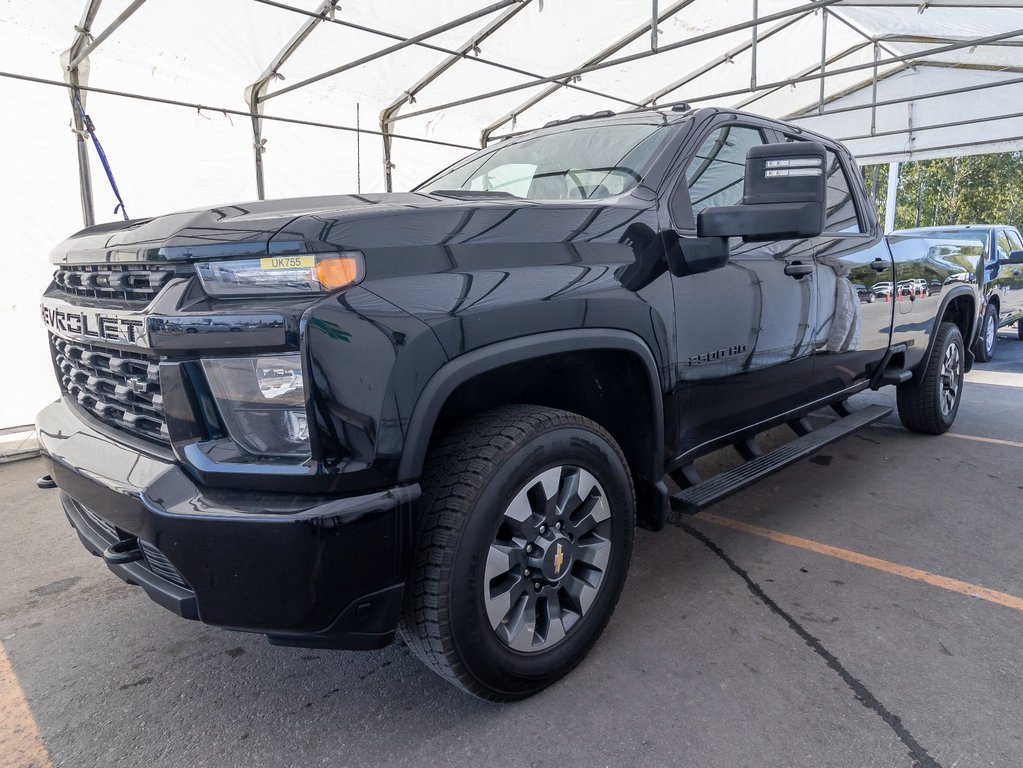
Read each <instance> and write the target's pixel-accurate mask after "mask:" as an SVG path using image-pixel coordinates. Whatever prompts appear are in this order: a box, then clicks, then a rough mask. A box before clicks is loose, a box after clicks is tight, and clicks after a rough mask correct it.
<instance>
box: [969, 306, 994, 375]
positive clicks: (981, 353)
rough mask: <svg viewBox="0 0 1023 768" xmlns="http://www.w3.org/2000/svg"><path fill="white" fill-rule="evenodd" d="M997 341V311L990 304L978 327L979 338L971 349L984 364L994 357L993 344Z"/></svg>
mask: <svg viewBox="0 0 1023 768" xmlns="http://www.w3.org/2000/svg"><path fill="white" fill-rule="evenodd" d="M997 341H998V310H997V309H995V308H994V307H993V306H991V305H990V304H989V305H988V308H987V311H986V312H985V313H984V324H983V325H982V326H981V327H980V337H979V338H978V339H977V343H976V344H975V345H974V347H973V351H974V353H975V354H976V355H977V359H978V360H979V361H980V362H982V363H986V362H987V361H988V360H990V359H991V358H993V357H994V356H995V343H996V342H997Z"/></svg>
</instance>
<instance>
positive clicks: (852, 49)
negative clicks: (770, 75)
mask: <svg viewBox="0 0 1023 768" xmlns="http://www.w3.org/2000/svg"><path fill="white" fill-rule="evenodd" d="M868 45H870V43H868V42H866V41H864V42H862V43H856V44H855V45H851V46H849V47H848V48H846V49H844V50H842V51H839V52H838V53H835V54H832V55H831V56H830V57H829V58H828V61H827V63H828V64H834V63H835V62H837V61H839V60H840V59H844V58H845V57H847V56H851V55H852V54H854V53H856V52H857V51H861V50H863V49H864V48H866V47H867V46H868ZM820 68H821V65H820V63H819V62H818V63H817V64H814V65H813V66H810V67H806V68H805V69H801V70H800V71H799V72H797V73H795V74H794V75H792V79H793V80H800V79H802V78H804V77H807V76H809V75H812V74H814V73H816V72H818V71H819V70H820ZM788 82H789V81H785V82H784V83H782V84H781V85H778V84H777V83H775V84H773V85H771V86H769V87H768V86H759V87H758V88H755V89H753V90H754V93H753V94H752V95H750V96H747V97H746V98H745V99H742V100H741V101H739V102H738V103H737V104H735V105H734V107H735V109H745V108H746V107H748V106H749V105H750V104H753V103H754V102H757V101H760V100H761V99H766V98H767V97H768V96H771V95H772V94H775V93H777V92H778V91H780V90H781V89H782V88H785V87H786V85H788ZM761 89H763V92H762V93H757V92H756V91H758V90H761Z"/></svg>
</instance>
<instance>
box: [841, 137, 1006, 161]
mask: <svg viewBox="0 0 1023 768" xmlns="http://www.w3.org/2000/svg"><path fill="white" fill-rule="evenodd" d="M1021 141H1023V140H1021V139H1020V136H1019V134H1017V135H1015V136H1003V137H1001V138H997V139H980V140H978V141H965V142H957V143H956V144H942V145H940V146H937V147H921V148H920V149H907V150H904V151H902V152H875V153H874V154H872V155H855V157H856V159H857V160H862V159H866V158H872V157H880V158H885V157H893V156H905V157H906V158H907V160H906V162H909V161H910V160H909V158H912V157H913V156H914V155H926V154H928V153H931V152H944V151H945V150H950V149H963V148H965V147H987V146H991V145H994V144H1013V145H1014V146H1015V149H1019V148H1020V147H1021V145H1023V144H1021ZM1011 151H1014V150H1011V149H998V150H990V152H1011ZM975 154H988V153H975ZM938 157H945V155H938ZM882 162H883V161H882ZM876 164H877V163H876V162H874V163H863V165H876Z"/></svg>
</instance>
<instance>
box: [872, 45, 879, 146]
mask: <svg viewBox="0 0 1023 768" xmlns="http://www.w3.org/2000/svg"><path fill="white" fill-rule="evenodd" d="M880 50H881V48H880V46H879V45H878V44H877V43H874V73H873V77H871V80H870V135H871V136H873V135H874V134H875V133H877V59H878V55H879V53H878V52H879V51H880Z"/></svg>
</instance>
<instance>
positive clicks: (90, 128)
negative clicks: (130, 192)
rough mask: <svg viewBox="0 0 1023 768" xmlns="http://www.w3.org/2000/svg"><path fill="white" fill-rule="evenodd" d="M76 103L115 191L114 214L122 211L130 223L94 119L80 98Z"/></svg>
mask: <svg viewBox="0 0 1023 768" xmlns="http://www.w3.org/2000/svg"><path fill="white" fill-rule="evenodd" d="M75 103H76V104H77V105H78V113H79V114H80V115H81V116H82V123H83V124H84V125H85V130H87V131H88V132H89V138H91V139H92V143H93V145H94V146H95V147H96V154H97V155H99V161H100V162H101V163H103V170H104V171H106V172H107V180H108V181H109V182H110V188H111V189H112V190H113V191H114V197H116V198H117V207H115V208H114V213H117V212H118V211H120V212H121V215H122V216H123V217H124V220H125V221H128V211H127V210H125V208H124V200H122V199H121V192H120V190H119V189H118V188H117V182H116V181H114V172H113V171H112V170H110V161H109V160H107V153H106V152H104V151H103V145H102V144H100V143H99V138H98V137H97V136H96V127H95V126H94V125H93V124H92V118H90V117H89V116H88V115H87V114H85V107H83V106H82V100H81V99H80V98H76V99H75Z"/></svg>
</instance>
